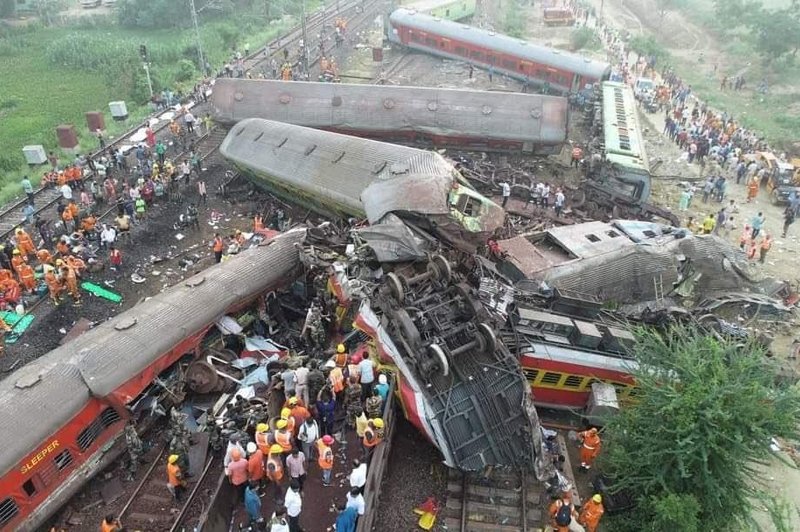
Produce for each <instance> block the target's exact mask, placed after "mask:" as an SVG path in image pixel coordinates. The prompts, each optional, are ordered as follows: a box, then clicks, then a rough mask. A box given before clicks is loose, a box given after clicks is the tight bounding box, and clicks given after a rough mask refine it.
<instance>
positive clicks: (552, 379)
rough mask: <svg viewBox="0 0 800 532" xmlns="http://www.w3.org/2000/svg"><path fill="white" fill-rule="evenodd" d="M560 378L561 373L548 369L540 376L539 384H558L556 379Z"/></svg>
mask: <svg viewBox="0 0 800 532" xmlns="http://www.w3.org/2000/svg"><path fill="white" fill-rule="evenodd" d="M560 380H561V374H560V373H553V372H550V371H548V372H547V373H545V374H544V375H543V376H542V380H541V381H540V383H541V384H550V385H552V386H555V385H556V384H558V381H560Z"/></svg>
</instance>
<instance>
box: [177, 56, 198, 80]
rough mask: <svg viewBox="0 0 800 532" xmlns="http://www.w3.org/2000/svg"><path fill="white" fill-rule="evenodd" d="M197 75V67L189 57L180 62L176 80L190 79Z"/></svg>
mask: <svg viewBox="0 0 800 532" xmlns="http://www.w3.org/2000/svg"><path fill="white" fill-rule="evenodd" d="M196 76H197V69H196V68H195V67H194V63H193V62H191V61H189V60H188V59H181V60H180V61H179V62H178V71H177V72H176V73H175V80H176V81H189V80H190V79H194V78H195V77H196Z"/></svg>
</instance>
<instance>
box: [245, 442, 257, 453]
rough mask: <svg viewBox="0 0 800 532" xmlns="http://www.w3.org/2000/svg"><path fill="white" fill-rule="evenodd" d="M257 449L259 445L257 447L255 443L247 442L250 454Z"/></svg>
mask: <svg viewBox="0 0 800 532" xmlns="http://www.w3.org/2000/svg"><path fill="white" fill-rule="evenodd" d="M256 449H257V447H256V444H255V443H253V442H250V443H248V444H247V452H248V453H249V454H252V453H254V452H256Z"/></svg>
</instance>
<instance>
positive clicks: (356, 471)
mask: <svg viewBox="0 0 800 532" xmlns="http://www.w3.org/2000/svg"><path fill="white" fill-rule="evenodd" d="M366 483H367V464H362V463H361V461H360V460H358V459H356V460H353V470H352V471H351V472H350V487H351V488H355V489H358V492H359V493H361V494H363V493H364V484H366Z"/></svg>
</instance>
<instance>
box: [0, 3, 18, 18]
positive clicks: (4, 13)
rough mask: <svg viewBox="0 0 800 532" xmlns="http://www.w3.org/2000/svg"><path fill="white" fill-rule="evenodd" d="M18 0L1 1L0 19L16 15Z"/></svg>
mask: <svg viewBox="0 0 800 532" xmlns="http://www.w3.org/2000/svg"><path fill="white" fill-rule="evenodd" d="M15 5H16V0H0V17H10V16H12V15H14V12H15V9H14V7H15Z"/></svg>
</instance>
